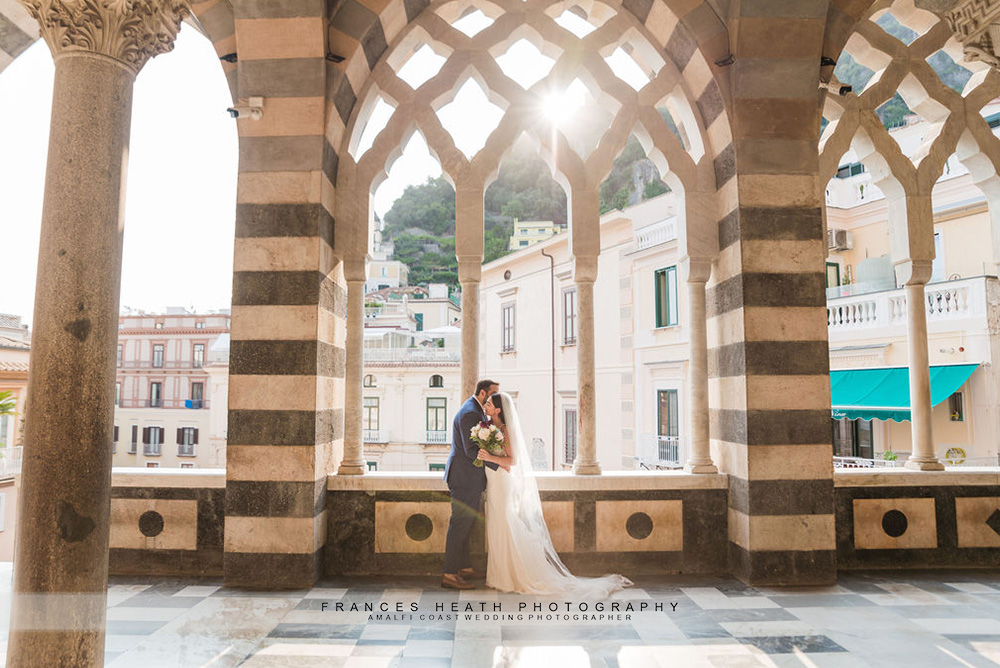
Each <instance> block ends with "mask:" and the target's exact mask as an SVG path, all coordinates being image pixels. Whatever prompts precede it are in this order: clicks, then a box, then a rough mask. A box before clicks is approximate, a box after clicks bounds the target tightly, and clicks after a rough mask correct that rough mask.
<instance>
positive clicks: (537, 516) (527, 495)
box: [500, 392, 632, 599]
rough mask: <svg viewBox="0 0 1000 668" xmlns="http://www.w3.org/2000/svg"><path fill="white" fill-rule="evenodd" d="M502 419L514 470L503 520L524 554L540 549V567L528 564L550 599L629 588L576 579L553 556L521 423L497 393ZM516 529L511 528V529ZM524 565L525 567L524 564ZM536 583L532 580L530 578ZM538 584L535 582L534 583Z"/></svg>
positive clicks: (613, 581)
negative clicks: (548, 586)
mask: <svg viewBox="0 0 1000 668" xmlns="http://www.w3.org/2000/svg"><path fill="white" fill-rule="evenodd" d="M500 399H501V406H502V408H503V415H504V418H505V420H506V423H507V434H508V437H509V441H510V442H509V443H508V444H507V448H508V452H509V453H510V454H511V455H512V456H513V457H514V466H512V467H511V469H510V480H511V489H510V494H509V495H508V496H507V498H506V499H505V503H506V506H507V508H506V513H505V514H506V517H507V518H508V521H510V522H512V523H514V524H515V525H516V528H517V529H519V530H517V531H514V535H515V536H516V537H518V540H524V541H526V542H527V543H530V546H529V545H527V544H526V545H523V546H518V548H519V549H520V548H522V547H523V548H524V549H523V552H525V553H532V552H535V551H536V550H538V548H539V546H540V548H541V551H542V553H543V556H544V559H542V560H539V561H540V562H541V563H534V562H533V561H531V562H529V564H530V567H531V568H532V569H540V571H541V572H539V573H538V575H539V576H541V578H540V579H542V580H543V581H545V582H546V583H551V585H552V590H551V592H547V593H550V594H553V595H570V596H576V597H581V598H588V599H603V598H607V596H608V595H610V594H611V593H612V592H615V591H617V590H619V589H621V588H623V587H628V586H630V585H631V584H632V582H631V581H630V580H629V579H628V578H626V577H623V576H621V575H605V576H602V577H597V578H584V577H576V576H575V575H573V574H572V573H570V572H569V569H568V568H566V566H565V565H564V564H563V562H562V559H560V558H559V555H558V554H557V553H556V549H555V547H554V546H553V545H552V538H551V536H550V535H549V529H548V526H547V525H546V523H545V516H544V515H543V514H542V501H541V498H540V497H539V495H538V483H537V481H536V480H535V472H534V470H533V469H532V467H531V455H530V453H529V452H528V447H527V443H526V441H525V439H524V433H523V432H522V431H521V420H520V418H519V417H518V414H517V408H516V407H515V406H514V402H513V401H512V399H511V396H510V395H509V394H507V393H506V392H501V393H500ZM513 528H515V527H512V529H513ZM526 565H527V564H526ZM533 579H535V578H533ZM536 581H537V580H536Z"/></svg>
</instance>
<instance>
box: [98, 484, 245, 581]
mask: <svg viewBox="0 0 1000 668" xmlns="http://www.w3.org/2000/svg"><path fill="white" fill-rule="evenodd" d="M225 487H226V472H225V471H224V470H222V469H211V470H209V469H202V470H200V471H199V472H198V473H190V472H188V471H182V470H181V469H174V470H171V469H155V470H147V469H115V471H114V473H113V474H112V481H111V537H110V544H111V551H110V552H111V554H110V566H109V570H110V572H111V574H113V575H176V576H215V577H219V576H221V575H222V557H223V527H224V526H225V497H226V489H225Z"/></svg>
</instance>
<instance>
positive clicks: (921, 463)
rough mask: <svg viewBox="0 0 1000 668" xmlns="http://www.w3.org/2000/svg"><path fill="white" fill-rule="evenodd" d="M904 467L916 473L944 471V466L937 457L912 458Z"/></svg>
mask: <svg viewBox="0 0 1000 668" xmlns="http://www.w3.org/2000/svg"><path fill="white" fill-rule="evenodd" d="M904 466H905V467H906V468H908V469H913V470H915V471H944V464H942V463H941V462H939V461H938V460H937V458H936V457H935V458H932V459H914V458H913V457H910V458H909V459H907V460H906V464H904Z"/></svg>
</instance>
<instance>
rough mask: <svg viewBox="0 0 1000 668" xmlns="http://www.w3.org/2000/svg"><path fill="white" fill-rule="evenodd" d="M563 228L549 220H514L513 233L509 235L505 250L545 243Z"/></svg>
mask: <svg viewBox="0 0 1000 668" xmlns="http://www.w3.org/2000/svg"><path fill="white" fill-rule="evenodd" d="M564 227H565V226H564V225H559V224H557V223H554V222H552V221H551V220H517V219H516V218H515V219H514V231H513V232H512V233H511V235H510V243H509V244H508V245H507V250H512V251H514V250H520V249H521V248H527V247H528V246H532V245H534V244H536V243H538V242H539V241H545V240H546V239H548V238H549V237H553V236H555V235H557V234H559V233H560V232H561V231H563V229H564Z"/></svg>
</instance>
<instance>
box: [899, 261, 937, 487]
mask: <svg viewBox="0 0 1000 668" xmlns="http://www.w3.org/2000/svg"><path fill="white" fill-rule="evenodd" d="M907 265H909V267H908V269H909V279H908V280H907V281H906V285H905V287H904V290H905V292H906V339H907V352H908V356H907V357H908V360H907V362H908V364H909V372H910V439H911V442H912V443H911V445H912V451H911V452H910V458H909V459H908V460H907V461H906V468H908V469H917V470H920V471H943V470H944V465H943V464H942V463H941V462H939V461H938V458H937V456H936V455H935V454H934V432H933V429H932V422H931V375H930V356H929V353H928V344H927V299H926V297H925V296H924V286H925V285H926V284H927V281H928V280H930V276H931V263H930V262H929V261H926V262H920V263H918V262H916V261H913V262H909V263H907Z"/></svg>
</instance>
